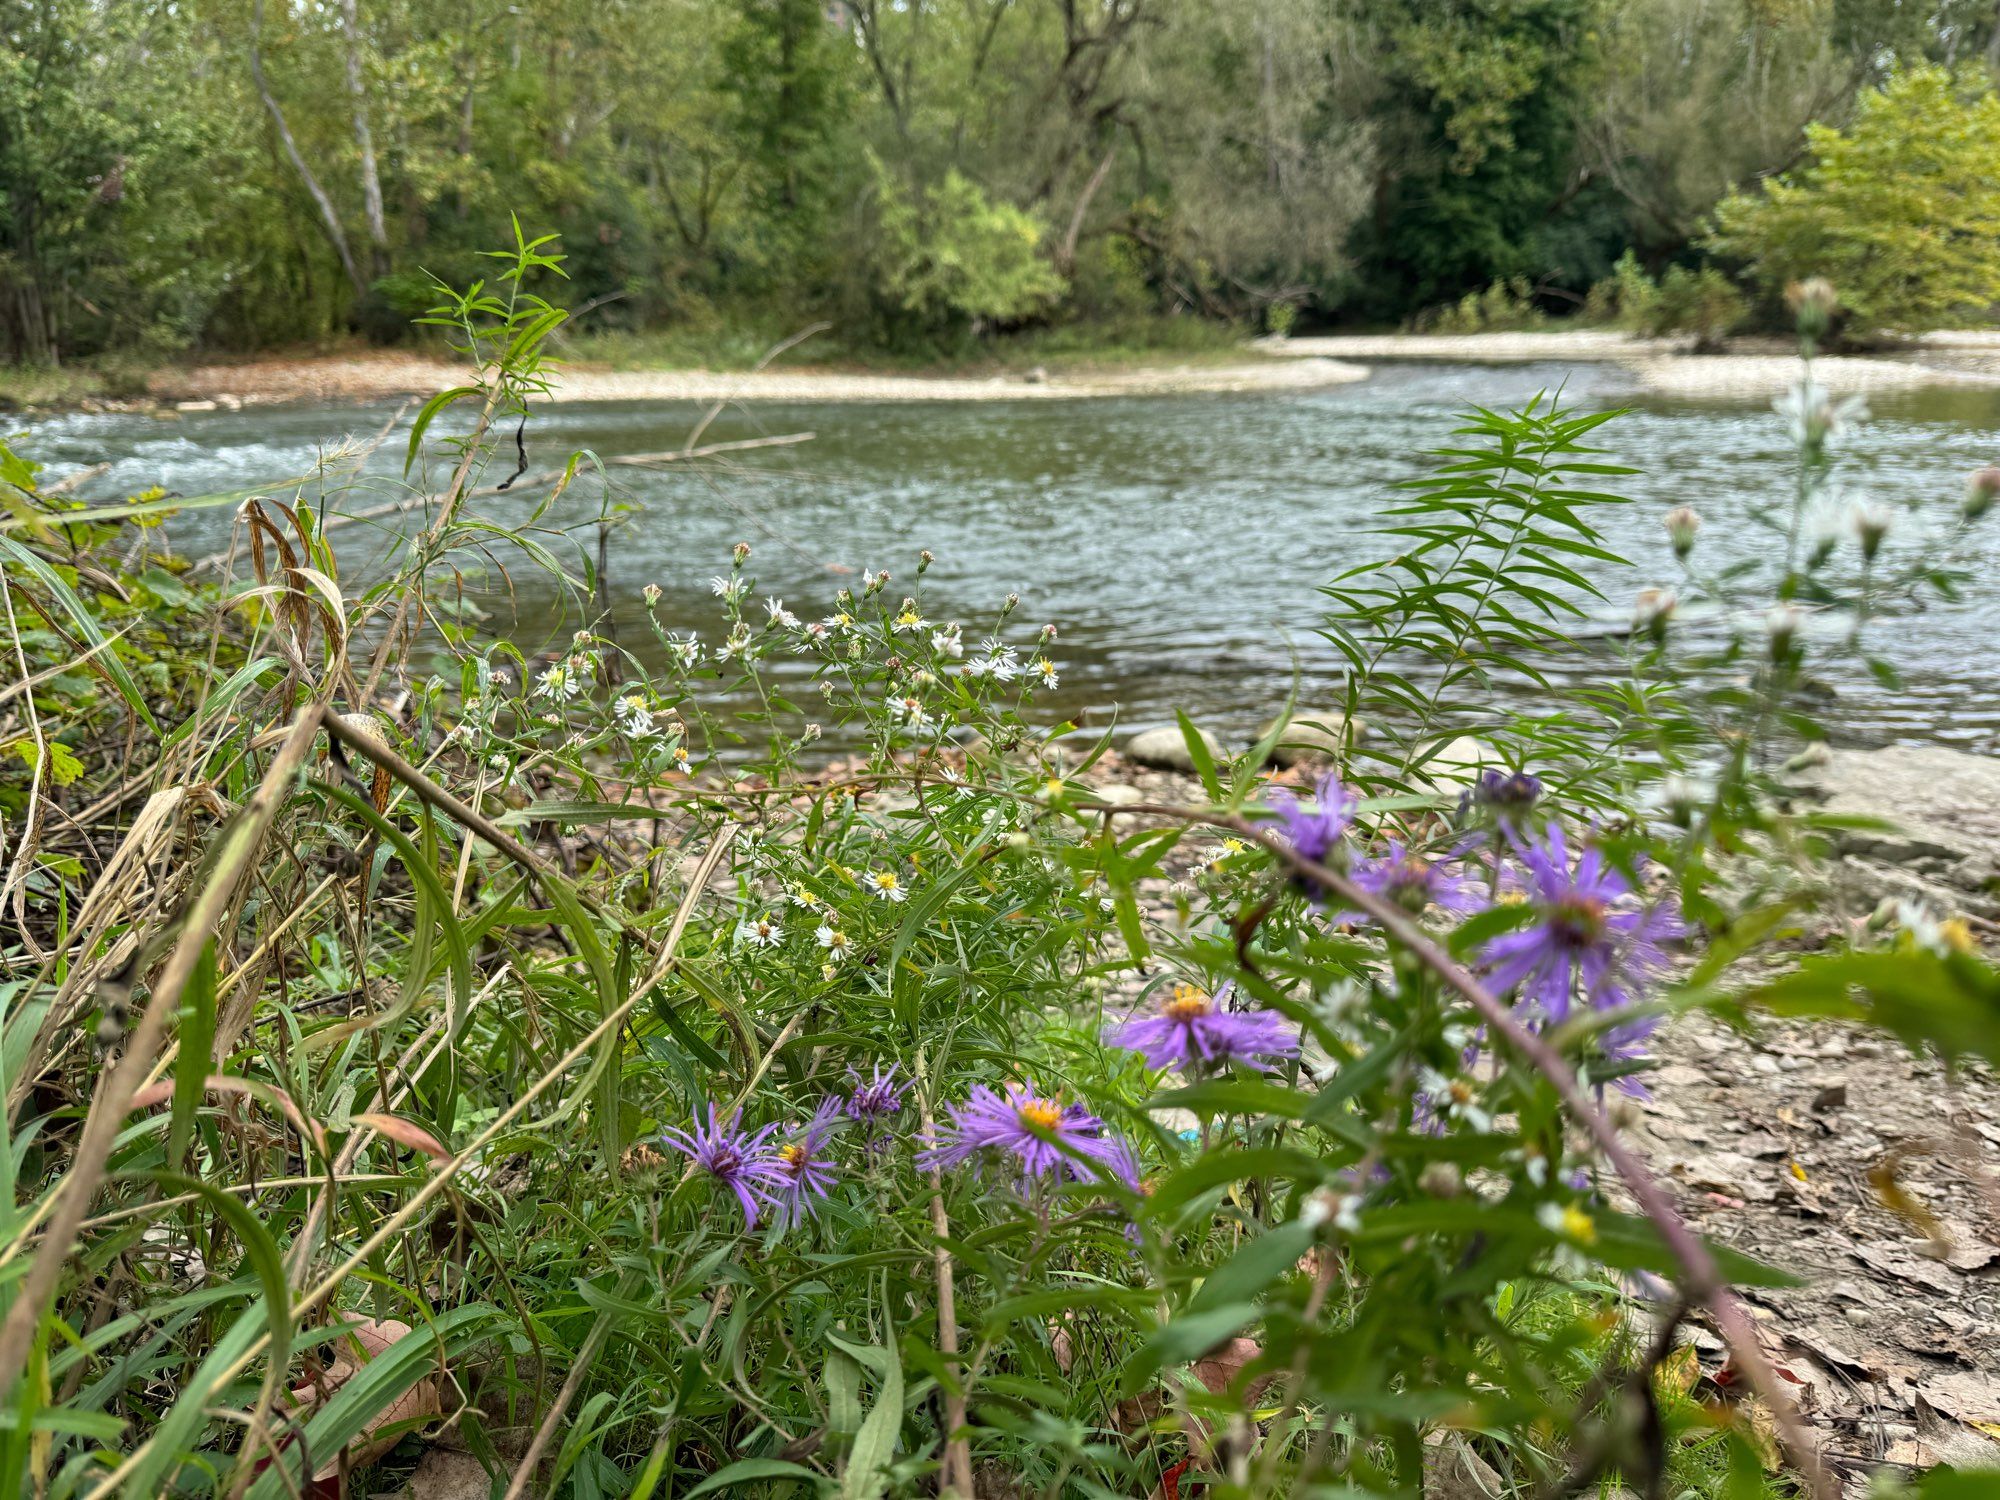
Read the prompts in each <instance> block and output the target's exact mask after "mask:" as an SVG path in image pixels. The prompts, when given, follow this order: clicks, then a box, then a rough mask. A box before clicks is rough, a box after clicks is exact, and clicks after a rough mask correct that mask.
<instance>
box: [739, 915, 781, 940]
mask: <svg viewBox="0 0 2000 1500" xmlns="http://www.w3.org/2000/svg"><path fill="white" fill-rule="evenodd" d="M736 931H737V935H738V936H739V937H741V938H742V939H743V941H744V942H746V943H748V944H749V945H750V946H751V947H753V948H775V947H777V946H778V944H779V943H781V942H783V941H784V939H785V933H784V929H783V928H781V927H780V926H779V925H778V919H777V918H776V917H774V916H772V915H771V914H770V913H769V912H763V913H761V914H760V915H758V916H755V917H752V918H751V919H750V920H749V921H747V922H745V923H744V924H743V925H742V926H741V927H739V928H737V929H736Z"/></svg>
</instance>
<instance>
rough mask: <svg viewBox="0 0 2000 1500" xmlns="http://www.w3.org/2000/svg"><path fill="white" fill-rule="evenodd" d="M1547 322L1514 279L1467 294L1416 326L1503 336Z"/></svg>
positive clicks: (1527, 291)
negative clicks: (1500, 334) (1502, 334)
mask: <svg viewBox="0 0 2000 1500" xmlns="http://www.w3.org/2000/svg"><path fill="white" fill-rule="evenodd" d="M1547 323H1548V319H1547V317H1545V316H1544V315H1543V313H1542V310H1541V309H1540V308H1538V307H1536V306H1535V303H1534V296H1533V292H1532V290H1531V288H1530V287H1529V286H1528V283H1527V281H1526V280H1525V279H1524V278H1522V277H1519V276H1516V277H1515V278H1513V279H1512V280H1511V281H1496V282H1494V283H1493V284H1492V285H1491V286H1489V287H1487V288H1486V290H1485V291H1483V292H1467V293H1466V294H1465V295H1464V296H1463V297H1461V298H1459V299H1458V301H1457V302H1455V303H1453V304H1452V305H1451V306H1449V307H1444V308H1440V309H1438V310H1437V311H1435V312H1433V313H1430V314H1427V315H1425V316H1423V317H1420V318H1418V319H1417V320H1416V327H1417V328H1418V329H1419V330H1420V331H1421V332H1425V333H1505V332H1510V331H1518V330H1520V329H1524V328H1541V327H1545V326H1546V325H1547Z"/></svg>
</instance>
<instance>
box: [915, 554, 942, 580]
mask: <svg viewBox="0 0 2000 1500" xmlns="http://www.w3.org/2000/svg"><path fill="white" fill-rule="evenodd" d="M936 561H937V558H936V557H935V556H934V555H933V554H932V553H931V550H930V548H928V547H926V548H925V549H924V550H923V551H921V552H919V553H918V554H917V573H918V575H919V576H921V575H922V574H923V571H924V570H925V569H926V568H928V567H929V566H930V565H931V564H932V563H934V562H936Z"/></svg>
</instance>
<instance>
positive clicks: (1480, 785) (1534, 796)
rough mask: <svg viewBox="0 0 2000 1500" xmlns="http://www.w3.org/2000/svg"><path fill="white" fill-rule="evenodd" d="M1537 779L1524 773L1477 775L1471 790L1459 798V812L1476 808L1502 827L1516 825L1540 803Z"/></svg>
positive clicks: (1496, 771) (1496, 770) (1486, 772)
mask: <svg viewBox="0 0 2000 1500" xmlns="http://www.w3.org/2000/svg"><path fill="white" fill-rule="evenodd" d="M1541 797H1542V782H1541V778H1540V777H1538V776H1534V775H1532V774H1530V773H1529V772H1527V771H1502V770H1499V769H1497V768H1496V769H1493V770H1488V771H1482V772H1480V773H1479V780H1478V781H1476V782H1474V783H1473V786H1472V790H1470V791H1469V792H1467V793H1466V794H1465V796H1464V797H1463V798H1461V799H1460V803H1459V810H1460V811H1461V812H1463V811H1465V809H1466V808H1468V807H1477V808H1481V809H1484V810H1485V811H1486V812H1488V813H1490V814H1491V815H1492V816H1493V817H1494V818H1495V819H1496V820H1497V821H1499V822H1500V823H1502V824H1507V823H1514V822H1518V821H1519V820H1520V819H1522V818H1523V817H1525V816H1526V815H1527V814H1528V812H1529V811H1530V810H1531V809H1532V808H1533V807H1534V805H1535V804H1536V803H1537V802H1539V801H1540V800H1541Z"/></svg>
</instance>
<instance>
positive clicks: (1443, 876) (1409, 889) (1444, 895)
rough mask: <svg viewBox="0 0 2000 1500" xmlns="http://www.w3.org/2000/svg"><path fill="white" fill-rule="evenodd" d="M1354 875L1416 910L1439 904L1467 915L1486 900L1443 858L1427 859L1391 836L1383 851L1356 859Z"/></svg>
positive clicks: (1396, 902)
mask: <svg viewBox="0 0 2000 1500" xmlns="http://www.w3.org/2000/svg"><path fill="white" fill-rule="evenodd" d="M1352 875H1353V880H1354V883H1355V884H1356V885H1358V886H1360V887H1361V889H1362V890H1364V891H1367V892H1369V893H1370V894H1371V895H1376V896H1380V897H1381V898H1382V899H1383V900H1384V901H1388V902H1391V903H1392V904H1394V905H1396V906H1400V907H1402V908H1403V909H1404V910H1405V911H1409V912H1412V913H1421V912H1422V911H1424V909H1425V908H1427V907H1432V906H1436V907H1439V908H1441V909H1443V910H1445V911H1448V912H1452V913H1454V914H1456V915H1459V916H1464V915H1466V914H1468V913H1471V912H1475V911H1478V910H1479V909H1480V908H1481V907H1482V906H1484V905H1485V904H1486V903H1485V902H1484V901H1483V900H1481V898H1480V895H1479V893H1478V891H1477V890H1475V889H1474V888H1473V887H1472V886H1471V885H1470V884H1469V883H1468V882H1467V881H1466V880H1465V879H1464V877H1462V876H1460V875H1456V874H1454V873H1453V872H1452V871H1451V870H1449V869H1447V868H1446V867H1445V865H1444V863H1443V861H1441V860H1429V859H1425V858H1424V857H1423V856H1422V855H1420V854H1416V853H1413V852H1412V851H1411V850H1409V849H1408V848H1406V847H1405V846H1404V845H1403V843H1402V841H1401V840H1399V839H1390V840H1388V847H1387V849H1386V850H1385V851H1384V852H1383V853H1381V854H1376V855H1370V856H1369V857H1367V858H1365V859H1358V860H1356V861H1355V862H1354V868H1353V872H1352Z"/></svg>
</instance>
